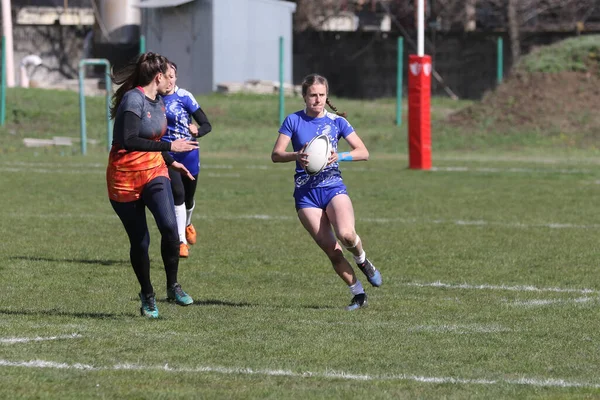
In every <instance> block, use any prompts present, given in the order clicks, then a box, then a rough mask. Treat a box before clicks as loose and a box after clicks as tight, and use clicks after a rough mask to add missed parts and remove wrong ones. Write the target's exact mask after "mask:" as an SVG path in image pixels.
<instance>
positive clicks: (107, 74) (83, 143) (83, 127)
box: [79, 58, 112, 155]
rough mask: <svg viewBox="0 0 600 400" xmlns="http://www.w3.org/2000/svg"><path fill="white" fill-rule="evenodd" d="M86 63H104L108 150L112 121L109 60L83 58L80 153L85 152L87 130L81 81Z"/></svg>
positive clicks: (80, 88) (81, 90)
mask: <svg viewBox="0 0 600 400" xmlns="http://www.w3.org/2000/svg"><path fill="white" fill-rule="evenodd" d="M86 65H104V68H105V69H104V77H105V79H106V141H107V142H108V144H107V147H108V150H109V151H110V148H111V145H112V121H111V119H110V96H111V92H112V85H111V80H110V62H109V61H108V60H106V59H104V58H84V59H82V60H80V61H79V126H80V129H81V154H83V155H86V154H87V132H86V125H85V94H84V92H83V91H84V85H83V81H84V79H85V70H84V67H85V66H86Z"/></svg>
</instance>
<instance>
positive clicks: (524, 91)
mask: <svg viewBox="0 0 600 400" xmlns="http://www.w3.org/2000/svg"><path fill="white" fill-rule="evenodd" d="M597 70H598V69H597V67H595V66H594V68H590V69H589V71H597ZM589 71H588V72H585V71H584V72H574V71H565V72H555V73H542V72H536V73H527V72H517V73H515V74H513V75H512V76H511V77H510V78H508V79H506V80H505V81H504V82H503V83H502V84H501V85H499V86H498V87H497V88H496V89H495V90H494V91H492V92H489V93H488V94H487V95H486V96H484V98H483V99H482V101H481V102H479V103H476V104H473V105H471V106H469V107H467V108H465V109H463V110H460V111H458V112H456V113H454V114H452V115H450V116H449V117H448V122H449V123H451V124H455V125H458V126H460V127H462V128H466V129H467V130H471V129H472V130H477V131H479V132H481V129H482V128H484V129H485V130H486V131H487V132H490V133H494V134H498V133H502V132H536V133H538V134H543V135H569V136H573V138H574V141H576V142H577V143H576V145H577V146H581V145H585V144H586V143H589V142H590V140H598V139H600V112H599V110H600V77H599V76H598V74H597V73H592V72H589ZM595 144H596V145H597V143H595Z"/></svg>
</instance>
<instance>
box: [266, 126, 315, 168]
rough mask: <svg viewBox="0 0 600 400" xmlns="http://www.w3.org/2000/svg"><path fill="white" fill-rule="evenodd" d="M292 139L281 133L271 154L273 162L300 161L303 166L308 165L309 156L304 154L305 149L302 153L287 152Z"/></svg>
mask: <svg viewBox="0 0 600 400" xmlns="http://www.w3.org/2000/svg"><path fill="white" fill-rule="evenodd" d="M290 141H291V138H290V137H289V136H287V135H284V134H283V133H280V134H279V136H278V137H277V141H275V146H273V152H272V153H271V161H273V162H275V163H284V162H290V161H298V162H300V164H301V165H306V164H307V163H308V154H306V153H305V152H304V147H306V145H305V146H304V147H302V149H300V151H287V150H286V149H287V147H288V145H289V144H290Z"/></svg>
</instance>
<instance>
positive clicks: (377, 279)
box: [357, 258, 383, 287]
mask: <svg viewBox="0 0 600 400" xmlns="http://www.w3.org/2000/svg"><path fill="white" fill-rule="evenodd" d="M357 265H358V268H359V269H360V270H361V271H362V272H363V274H365V276H366V277H367V280H368V281H369V283H370V284H371V285H373V286H375V287H379V286H381V284H382V283H383V281H382V279H381V274H380V273H379V271H378V270H377V268H375V266H373V264H372V263H371V261H369V259H368V258H367V259H365V262H364V263H362V264H357Z"/></svg>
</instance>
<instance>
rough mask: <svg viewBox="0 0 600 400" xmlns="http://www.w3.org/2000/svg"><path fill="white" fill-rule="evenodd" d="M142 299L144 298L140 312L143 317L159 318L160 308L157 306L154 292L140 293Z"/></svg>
mask: <svg viewBox="0 0 600 400" xmlns="http://www.w3.org/2000/svg"><path fill="white" fill-rule="evenodd" d="M140 300H142V307H140V314H142V317H147V318H158V308H157V307H156V298H155V296H154V293H150V294H143V293H140Z"/></svg>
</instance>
